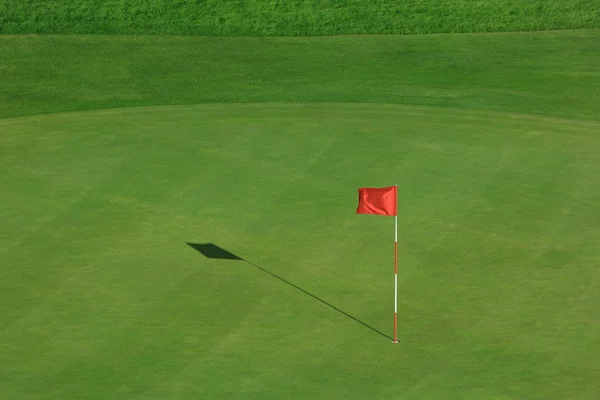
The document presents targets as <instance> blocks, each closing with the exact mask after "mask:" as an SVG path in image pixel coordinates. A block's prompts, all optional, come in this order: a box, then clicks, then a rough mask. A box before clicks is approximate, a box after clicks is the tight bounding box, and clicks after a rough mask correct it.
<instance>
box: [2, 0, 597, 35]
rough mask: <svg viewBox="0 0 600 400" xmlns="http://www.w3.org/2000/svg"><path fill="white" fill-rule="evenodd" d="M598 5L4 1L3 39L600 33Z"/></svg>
mask: <svg viewBox="0 0 600 400" xmlns="http://www.w3.org/2000/svg"><path fill="white" fill-rule="evenodd" d="M598 10H600V0H479V1H474V0H402V1H396V0H370V1H362V0H285V1H283V0H243V1H241V0H238V1H223V0H203V1H202V0H200V1H199V0H178V1H173V0H152V1H148V0H83V1H82V0H45V1H39V0H38V1H22V0H0V33H104V34H106V33H108V34H170V35H172V34H175V35H210V36H247V35H249V36H298V35H302V36H306V35H307V36H315V35H318V36H321V35H347V34H366V33H368V34H382V33H395V34H415V33H417V34H423V33H450V32H452V33H465V32H498V31H502V32H506V31H513V32H514V31H525V30H526V31H533V30H557V29H582V28H598V27H600V13H599V12H598Z"/></svg>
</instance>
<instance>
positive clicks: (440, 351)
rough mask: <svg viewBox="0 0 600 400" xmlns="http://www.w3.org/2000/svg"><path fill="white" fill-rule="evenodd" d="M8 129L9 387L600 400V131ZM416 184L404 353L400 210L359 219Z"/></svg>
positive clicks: (65, 122)
mask: <svg viewBox="0 0 600 400" xmlns="http://www.w3.org/2000/svg"><path fill="white" fill-rule="evenodd" d="M0 132H2V136H1V140H0V167H1V168H2V171H3V172H2V175H1V176H2V186H3V194H2V196H1V199H2V200H1V201H0V216H1V220H2V228H1V229H0V257H1V260H2V263H1V267H0V271H1V273H2V279H1V280H0V311H1V312H0V343H1V345H0V359H1V360H2V363H0V398H3V399H4V398H6V399H12V398H15V399H20V400H28V399H58V398H63V399H76V398H77V399H103V400H108V399H123V398H131V399H213V398H214V399H225V398H244V399H246V398H256V399H268V398H272V399H281V398H290V397H293V398H306V399H337V398H339V399H348V398H356V399H384V398H385V399H389V398H401V399H415V400H416V399H419V400H421V399H473V400H487V399H515V400H516V399H519V400H521V399H540V400H542V399H543V400H553V399H586V400H587V399H589V400H596V399H597V398H598V397H599V396H600V387H599V386H598V382H600V368H599V367H598V357H599V355H600V354H599V350H598V349H600V336H598V334H597V332H598V329H599V328H600V326H599V318H598V309H599V308H600V292H599V291H598V284H599V283H600V272H599V270H598V264H599V262H600V257H599V254H600V244H599V243H600V231H599V230H598V226H599V224H600V212H599V211H598V207H597V204H598V203H599V202H600V186H599V185H598V184H597V183H598V176H600V158H599V157H598V154H600V138H599V137H598V132H600V123H598V122H594V121H587V122H586V121H576V120H566V119H557V118H553V117H540V116H532V115H523V114H515V113H499V112H489V111H481V110H480V111H473V110H457V109H450V108H436V107H417V106H402V105H375V104H330V103H323V104H246V105H242V104H214V105H189V106H164V107H140V108H123V109H111V110H98V111H85V112H68V113H61V114H49V115H39V116H28V117H17V118H8V119H3V120H0ZM395 183H397V184H398V185H399V217H398V220H399V226H400V229H399V232H400V235H399V241H400V275H399V282H400V286H399V326H400V329H399V332H400V335H399V336H400V337H399V339H400V343H399V344H395V345H394V344H392V343H391V342H390V339H389V338H388V337H389V336H391V334H392V311H393V280H392V278H393V258H392V256H393V243H392V242H393V219H391V218H386V217H377V216H364V215H355V214H354V210H355V208H356V198H357V194H356V189H357V188H358V187H361V186H387V185H390V184H395ZM187 243H199V244H206V243H212V244H214V245H216V246H219V247H221V248H223V249H225V250H227V251H229V252H231V253H233V254H235V255H237V256H239V257H240V258H243V260H224V259H214V258H207V257H205V256H204V255H202V254H201V253H200V252H198V251H196V250H195V249H193V248H192V247H190V246H189V245H188V244H187Z"/></svg>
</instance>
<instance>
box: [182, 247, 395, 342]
mask: <svg viewBox="0 0 600 400" xmlns="http://www.w3.org/2000/svg"><path fill="white" fill-rule="evenodd" d="M187 245H188V246H190V247H191V248H193V249H194V250H196V251H198V252H199V253H200V254H202V255H203V256H204V257H206V258H212V259H219V260H238V261H244V262H245V263H247V264H248V265H251V266H253V267H254V268H256V269H258V270H259V271H262V272H264V273H266V274H268V275H271V276H272V277H273V278H276V279H278V280H279V281H281V282H283V283H285V284H287V285H289V286H291V287H293V288H294V289H296V290H299V291H301V292H302V293H304V294H306V295H308V296H310V297H312V298H313V299H315V300H318V301H319V302H321V303H322V304H325V305H326V306H328V307H329V308H332V309H334V310H335V311H337V312H339V313H340V314H343V315H345V316H346V317H348V318H350V319H351V320H353V321H355V322H358V323H359V324H361V325H362V326H364V327H365V328H369V329H370V330H372V331H373V332H376V333H378V334H380V335H381V336H383V337H385V338H387V339H390V340H393V339H392V338H391V337H389V336H388V335H386V334H385V333H383V332H381V331H379V330H377V329H375V328H373V327H372V326H370V325H368V324H367V323H365V322H363V321H361V320H359V319H358V318H355V317H353V316H352V315H350V314H348V313H347V312H345V311H344V310H340V309H339V308H337V307H336V306H334V305H333V304H330V303H328V302H326V301H325V300H323V299H321V298H320V297H318V296H315V295H314V294H312V293H310V292H308V291H306V290H304V289H302V288H301V287H300V286H297V285H295V284H293V283H292V282H290V281H288V280H286V279H284V278H282V277H280V276H279V275H276V274H274V273H272V272H270V271H268V270H266V269H264V268H262V267H260V266H258V265H256V264H254V263H252V262H250V261H248V260H246V259H243V258H242V257H239V256H237V255H235V254H233V253H231V252H229V251H227V250H225V249H223V248H221V247H219V246H217V245H215V244H213V243H187Z"/></svg>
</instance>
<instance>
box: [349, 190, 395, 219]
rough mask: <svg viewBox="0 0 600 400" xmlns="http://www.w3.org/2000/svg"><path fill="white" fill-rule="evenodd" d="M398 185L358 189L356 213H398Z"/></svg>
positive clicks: (391, 214)
mask: <svg viewBox="0 0 600 400" xmlns="http://www.w3.org/2000/svg"><path fill="white" fill-rule="evenodd" d="M397 199H398V187H397V186H389V187H384V188H360V189H358V208H357V209H356V213H357V214H376V215H387V216H395V215H398V210H397V204H398V200H397Z"/></svg>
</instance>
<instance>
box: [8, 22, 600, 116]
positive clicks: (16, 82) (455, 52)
mask: <svg viewBox="0 0 600 400" xmlns="http://www.w3.org/2000/svg"><path fill="white" fill-rule="evenodd" d="M0 48H2V53H3V57H2V58H1V59H0V118H3V117H10V116H18V115H24V114H38V113H52V112H60V111H68V110H81V109H90V108H111V107H129V106H147V105H159V104H160V105H167V104H196V103H231V102H238V103H239V102H245V103H253V102H260V103H262V102H299V103H306V102H357V103H399V104H413V105H433V106H444V107H454V108H461V109H479V110H494V111H509V112H518V113H532V114H544V115H549V116H560V117H570V118H579V119H598V118H599V116H600V103H599V102H598V98H600V89H599V88H600V69H599V67H598V66H599V65H600V30H590V31H574V32H544V33H519V34H516V33H515V34H486V35H431V36H365V37H324V38H197V37H191V38H190V37H167V38H165V37H129V36H120V37H108V36H75V35H67V36H19V35H16V36H0Z"/></svg>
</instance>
